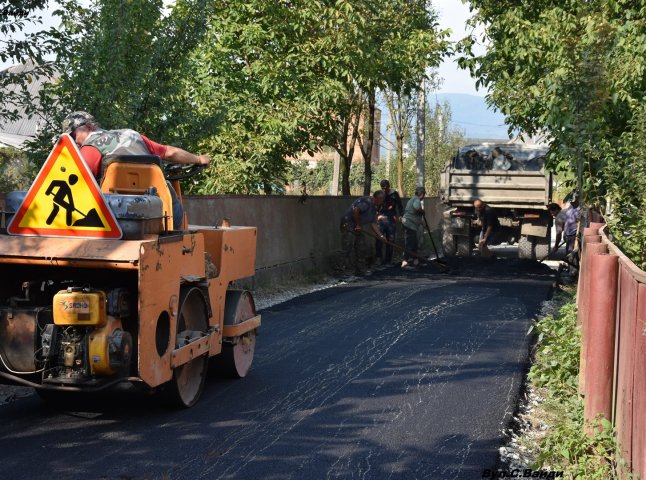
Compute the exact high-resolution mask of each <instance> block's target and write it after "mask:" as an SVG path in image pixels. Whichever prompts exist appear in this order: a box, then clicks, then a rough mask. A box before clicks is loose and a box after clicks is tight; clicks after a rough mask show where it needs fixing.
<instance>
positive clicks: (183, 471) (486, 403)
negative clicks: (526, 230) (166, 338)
mask: <svg viewBox="0 0 646 480" xmlns="http://www.w3.org/2000/svg"><path fill="white" fill-rule="evenodd" d="M450 267H451V268H450V271H449V273H437V270H436V269H435V268H433V267H432V266H426V267H422V268H420V269H418V270H415V271H407V270H401V269H399V268H395V267H393V268H389V269H386V270H382V271H379V272H376V273H375V274H373V275H372V276H369V277H365V278H361V279H357V280H355V281H352V282H350V283H346V284H341V285H338V286H336V287H332V288H328V289H325V290H322V291H318V292H315V293H312V294H308V295H305V296H301V297H298V298H295V299H293V300H290V301H288V302H285V303H283V304H280V305H277V306H274V307H271V308H268V309H266V310H264V311H262V312H261V313H262V316H263V317H262V321H263V326H262V327H261V334H260V336H259V337H258V344H257V348H256V357H255V360H254V365H253V367H252V370H251V372H250V374H249V376H248V377H247V378H245V379H241V380H235V381H233V380H221V379H217V378H209V379H208V380H207V384H206V388H205V391H204V394H203V396H202V398H201V399H200V401H199V403H198V404H197V405H196V406H195V407H193V408H191V409H188V410H172V409H169V408H168V407H163V406H159V405H158V404H157V403H155V402H154V401H153V399H151V398H149V397H143V396H133V395H127V394H111V395H109V396H108V397H107V400H104V401H98V400H96V399H88V400H87V403H86V404H85V405H81V406H79V405H75V406H74V408H73V409H69V410H66V409H61V408H55V407H52V406H49V405H47V404H46V403H44V402H43V401H42V400H40V399H39V398H38V397H36V396H35V395H34V396H30V397H27V398H24V399H20V400H18V401H15V402H13V403H10V404H8V405H5V406H2V407H0V425H2V430H1V431H0V452H2V454H1V455H2V461H1V462H0V478H3V479H4V478H7V479H9V478H11V479H41V478H42V479H83V480H90V479H122V480H130V479H133V480H135V479H136V480H139V479H186V480H194V479H295V480H300V479H323V478H330V479H334V478H342V479H355V478H356V479H462V478H465V479H466V478H481V476H482V472H483V470H484V469H491V468H495V467H496V466H497V462H498V448H499V447H500V446H501V445H502V444H503V442H504V440H505V435H504V433H503V432H504V430H505V429H506V428H507V427H508V426H509V423H510V421H511V419H512V416H513V415H512V414H513V411H514V409H515V407H516V405H517V401H518V396H519V394H520V391H521V385H522V381H523V378H524V375H525V373H526V371H527V367H528V352H529V342H530V337H529V336H528V335H527V332H528V330H529V328H530V326H531V324H532V322H533V321H534V319H535V318H536V315H537V313H538V310H539V308H540V305H541V302H543V301H544V300H547V299H548V297H549V294H550V290H551V286H552V282H553V281H554V276H553V271H551V270H550V269H549V268H547V267H545V266H544V265H541V264H538V263H536V262H527V261H525V262H523V261H518V260H512V259H497V260H486V259H477V258H472V259H455V260H453V261H452V262H451V265H450Z"/></svg>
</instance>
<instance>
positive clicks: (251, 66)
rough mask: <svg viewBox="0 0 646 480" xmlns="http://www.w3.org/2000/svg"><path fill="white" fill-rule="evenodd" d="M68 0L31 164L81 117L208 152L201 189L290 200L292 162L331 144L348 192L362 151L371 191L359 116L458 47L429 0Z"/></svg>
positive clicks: (54, 43)
mask: <svg viewBox="0 0 646 480" xmlns="http://www.w3.org/2000/svg"><path fill="white" fill-rule="evenodd" d="M41 3H42V2H41ZM58 3H60V5H61V8H60V9H59V10H57V12H56V14H57V15H58V16H59V17H60V18H61V20H62V29H61V31H63V32H65V38H64V39H63V37H62V36H59V37H56V36H50V37H48V41H49V42H50V43H49V47H50V49H51V51H52V52H53V53H54V54H55V55H56V60H55V64H56V66H57V70H58V72H57V80H56V81H55V82H53V83H51V84H50V85H48V86H47V87H46V88H44V89H43V91H42V92H41V95H40V98H39V99H38V104H39V108H38V114H39V116H40V117H41V119H42V124H43V127H42V128H41V130H40V133H39V136H38V138H37V139H36V140H35V141H34V142H32V144H31V145H30V158H32V160H33V161H34V165H35V167H37V166H38V165H39V163H42V161H43V160H44V159H45V158H46V156H47V153H48V151H49V149H51V142H52V138H53V137H55V136H56V135H57V134H58V133H59V129H60V124H61V120H62V119H63V118H64V116H65V115H66V114H67V113H68V112H70V111H74V110H85V111H89V112H91V113H92V114H93V115H94V116H95V117H96V118H97V120H98V122H99V123H100V124H101V125H102V126H103V127H105V128H126V127H127V128H133V129H135V130H138V131H140V132H142V133H143V134H145V135H147V136H149V137H150V138H152V139H153V140H156V141H159V142H162V143H168V144H173V145H177V146H179V147H182V148H185V149H187V150H191V151H195V152H200V153H206V154H208V155H210V156H211V158H212V165H211V166H210V168H209V169H208V171H207V172H206V174H205V175H204V176H203V178H202V179H201V181H200V182H198V183H197V184H191V185H190V188H191V191H192V193H216V192H217V193H253V192H259V191H264V192H272V191H281V189H282V188H283V185H284V181H285V176H286V174H287V162H286V160H285V159H286V158H288V157H294V156H296V155H298V154H299V153H300V152H303V151H309V152H314V151H318V150H321V149H322V148H323V147H324V146H330V147H332V148H335V149H336V150H337V151H339V152H340V153H341V155H342V159H343V160H344V162H343V165H344V166H343V168H342V171H343V180H342V185H343V192H344V193H346V194H347V193H349V188H350V187H349V175H350V160H351V159H352V158H353V151H352V149H354V148H359V149H361V150H362V153H364V155H365V157H366V158H367V159H368V160H367V161H366V163H365V165H366V167H365V169H366V170H365V172H366V173H367V174H368V183H366V185H364V189H365V188H366V186H367V185H369V182H370V162H369V159H370V156H371V152H370V151H369V148H367V147H368V145H371V143H370V142H369V140H368V139H369V138H370V137H371V136H374V135H375V133H374V130H373V128H374V121H370V120H368V121H364V122H363V125H364V126H365V127H366V128H365V129H364V128H362V129H359V127H358V125H359V119H360V118H363V119H370V118H372V115H371V114H369V115H367V116H366V113H365V112H366V111H368V112H370V111H372V110H374V106H375V101H374V99H375V98H376V96H375V95H376V92H377V91H378V90H379V89H384V88H391V87H393V88H398V89H404V90H405V89H406V88H409V87H408V85H416V84H417V83H418V81H419V79H420V78H421V76H423V75H424V72H425V70H426V68H428V67H429V66H433V65H436V64H437V63H438V62H439V60H440V58H441V57H442V56H443V54H444V53H445V52H446V51H447V49H448V42H446V40H445V38H446V35H447V32H441V31H439V30H438V28H437V24H436V20H435V13H434V12H433V10H432V9H431V8H430V6H429V5H428V4H427V3H426V2H425V1H423V0H387V1H385V2H381V3H377V2H374V1H371V0H335V1H329V0H315V1H305V0H290V1H278V2H277V1H273V0H235V1H233V0H225V1H222V2H211V1H209V0H178V1H176V2H173V3H171V4H169V5H168V6H167V7H164V2H163V1H162V0H130V1H128V2H122V1H120V0H93V1H90V2H86V1H80V0H60V1H59V2H58ZM410 88H412V87H410ZM353 137H354V138H355V139H356V140H357V141H356V142H349V141H348V138H350V139H352V138H353ZM342 145H345V146H344V147H342Z"/></svg>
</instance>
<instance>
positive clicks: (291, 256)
mask: <svg viewBox="0 0 646 480" xmlns="http://www.w3.org/2000/svg"><path fill="white" fill-rule="evenodd" d="M355 198H357V197H341V196H310V197H308V198H307V200H306V201H305V202H304V203H301V202H300V201H299V200H300V197H299V196H291V195H215V196H186V197H184V206H185V209H186V212H187V214H188V221H189V223H190V224H193V225H220V224H221V222H222V219H223V218H225V217H227V218H229V219H230V220H231V224H232V225H241V226H255V227H257V228H258V246H257V256H256V270H257V273H256V279H255V280H254V282H256V283H260V284H262V283H267V282H271V281H280V280H286V279H290V278H294V277H298V276H301V275H303V274H307V273H308V272H329V271H330V269H331V262H330V260H331V257H332V256H334V255H335V254H338V253H339V251H340V248H341V235H340V233H339V220H340V218H341V216H343V214H344V213H345V212H346V211H347V210H348V208H349V207H350V204H351V203H352V202H353V200H354V199H355ZM403 201H404V206H405V205H406V201H407V199H404V200H403ZM3 206H4V195H3V194H1V193H0V209H2V208H3ZM424 208H425V209H426V218H427V219H428V222H429V225H430V226H431V229H432V230H437V229H439V228H440V225H441V219H442V204H441V203H440V201H439V199H438V198H427V199H425V200H424ZM399 230H400V231H401V227H400V228H399ZM398 242H399V243H400V244H403V241H402V240H401V238H400V239H399V240H398ZM372 244H373V242H372V241H369V242H368V245H372ZM437 247H438V248H440V245H437ZM395 254H397V252H395Z"/></svg>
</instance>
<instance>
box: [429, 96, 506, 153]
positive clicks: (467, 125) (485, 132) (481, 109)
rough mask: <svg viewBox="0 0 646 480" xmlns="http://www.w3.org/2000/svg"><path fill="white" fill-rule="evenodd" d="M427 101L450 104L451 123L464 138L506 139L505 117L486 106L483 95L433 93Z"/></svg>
mask: <svg viewBox="0 0 646 480" xmlns="http://www.w3.org/2000/svg"><path fill="white" fill-rule="evenodd" d="M428 102H429V103H430V104H431V105H433V104H434V103H435V102H437V103H439V104H444V102H448V103H449V105H451V114H452V119H451V124H452V126H453V128H456V129H459V130H461V131H462V132H464V135H465V137H466V139H470V140H473V139H482V138H486V139H492V140H505V141H506V140H508V139H509V136H508V135H507V125H505V117H504V115H502V114H501V113H500V112H494V111H493V110H490V109H489V107H488V106H487V102H486V101H485V99H484V97H478V96H476V95H468V94H464V93H434V94H430V95H429V96H428Z"/></svg>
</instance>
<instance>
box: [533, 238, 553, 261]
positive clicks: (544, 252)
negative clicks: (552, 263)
mask: <svg viewBox="0 0 646 480" xmlns="http://www.w3.org/2000/svg"><path fill="white" fill-rule="evenodd" d="M534 240H535V243H534V255H536V260H543V259H544V258H545V257H547V256H548V255H549V254H550V238H549V237H542V238H541V237H534Z"/></svg>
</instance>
